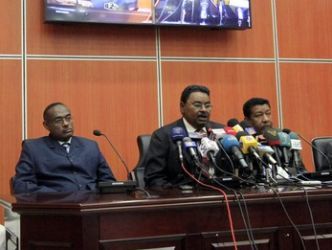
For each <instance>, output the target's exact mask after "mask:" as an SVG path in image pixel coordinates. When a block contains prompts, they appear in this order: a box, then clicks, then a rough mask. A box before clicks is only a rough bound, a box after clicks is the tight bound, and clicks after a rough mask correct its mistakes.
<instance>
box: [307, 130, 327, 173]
mask: <svg viewBox="0 0 332 250" xmlns="http://www.w3.org/2000/svg"><path fill="white" fill-rule="evenodd" d="M311 143H312V146H313V147H312V154H313V159H314V164H315V170H316V172H317V171H321V170H328V169H331V168H332V165H331V161H332V159H331V156H332V136H324V137H316V138H314V139H312V141H311Z"/></svg>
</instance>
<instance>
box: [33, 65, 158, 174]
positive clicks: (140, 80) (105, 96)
mask: <svg viewBox="0 0 332 250" xmlns="http://www.w3.org/2000/svg"><path fill="white" fill-rule="evenodd" d="M155 70H156V69H155V65H154V63H152V62H150V63H149V62H86V61H46V62H45V61H29V62H28V137H29V138H31V137H38V136H42V135H45V134H47V133H46V132H47V131H45V129H44V128H43V126H42V112H43V110H44V108H45V107H46V106H47V105H48V104H49V103H51V102H54V101H62V102H64V103H66V104H67V105H68V106H69V107H70V108H71V110H72V113H73V117H74V125H75V130H76V131H75V134H76V135H80V136H84V137H88V138H92V139H94V140H97V141H98V142H99V144H100V146H101V149H102V151H103V153H104V155H105V157H106V159H107V160H108V162H109V163H110V164H111V165H112V168H113V171H114V173H115V175H116V176H117V177H118V178H120V179H123V178H125V177H126V172H125V171H124V168H123V166H121V162H120V161H119V160H118V159H117V157H116V155H115V153H114V152H113V151H112V149H111V148H110V146H109V145H108V144H107V142H106V140H105V138H102V137H98V138H96V137H95V136H93V135H92V131H93V130H94V129H100V130H101V131H103V132H104V133H105V134H106V135H107V136H108V137H109V139H110V140H111V141H112V142H113V144H114V145H115V146H116V148H117V149H118V151H119V153H120V154H121V155H122V157H123V158H124V160H125V161H126V162H127V163H128V165H129V167H130V168H132V167H134V166H135V164H136V163H137V160H138V147H137V144H136V137H137V135H139V134H144V133H151V131H152V130H153V129H154V128H156V127H157V126H158V119H157V96H156V89H157V85H156V76H155Z"/></svg>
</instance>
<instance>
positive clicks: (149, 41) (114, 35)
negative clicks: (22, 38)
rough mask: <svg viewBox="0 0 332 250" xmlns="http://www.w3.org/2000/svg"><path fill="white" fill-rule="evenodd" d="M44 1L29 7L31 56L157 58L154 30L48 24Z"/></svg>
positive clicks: (28, 4)
mask: <svg viewBox="0 0 332 250" xmlns="http://www.w3.org/2000/svg"><path fill="white" fill-rule="evenodd" d="M43 1H44V0H35V1H28V3H27V9H28V10H27V41H28V42H27V51H28V53H29V54H56V55H99V56H109V55H122V56H130V55H137V56H155V51H156V49H155V44H154V42H155V29H154V28H152V27H143V26H125V25H107V24H82V23H81V24H79V23H61V24H60V23H45V22H44V13H43V11H44V9H43V6H44V4H43Z"/></svg>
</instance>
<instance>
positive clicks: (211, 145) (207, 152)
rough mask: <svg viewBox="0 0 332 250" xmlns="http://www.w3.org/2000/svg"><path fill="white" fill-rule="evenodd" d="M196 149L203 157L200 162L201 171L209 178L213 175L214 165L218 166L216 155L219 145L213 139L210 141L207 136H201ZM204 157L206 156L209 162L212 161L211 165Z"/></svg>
mask: <svg viewBox="0 0 332 250" xmlns="http://www.w3.org/2000/svg"><path fill="white" fill-rule="evenodd" d="M198 149H199V152H200V154H201V155H202V157H203V161H202V164H200V167H201V169H202V173H203V174H204V175H205V176H206V177H208V178H209V179H211V178H213V177H214V176H215V167H217V168H218V165H217V162H216V155H217V153H218V152H219V147H218V145H217V143H216V142H215V141H212V140H210V139H209V138H207V137H203V138H202V140H201V144H200V145H199V148H198ZM205 158H207V159H208V160H209V162H212V165H211V164H209V162H205V161H204V159H205Z"/></svg>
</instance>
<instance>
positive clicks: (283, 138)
mask: <svg viewBox="0 0 332 250" xmlns="http://www.w3.org/2000/svg"><path fill="white" fill-rule="evenodd" d="M278 137H279V140H280V146H282V147H287V148H290V147H291V140H290V137H289V135H288V134H286V133H285V132H279V133H278Z"/></svg>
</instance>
